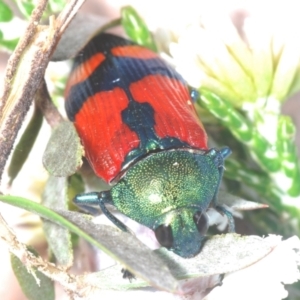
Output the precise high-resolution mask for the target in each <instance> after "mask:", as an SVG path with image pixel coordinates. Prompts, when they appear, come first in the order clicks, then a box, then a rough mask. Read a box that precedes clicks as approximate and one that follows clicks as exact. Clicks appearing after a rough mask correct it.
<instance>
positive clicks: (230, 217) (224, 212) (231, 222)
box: [215, 205, 235, 232]
mask: <svg viewBox="0 0 300 300" xmlns="http://www.w3.org/2000/svg"><path fill="white" fill-rule="evenodd" d="M215 208H216V210H217V211H218V212H219V213H220V214H222V215H225V216H226V217H227V219H228V232H235V225H234V218H233V215H232V213H231V212H230V211H229V210H227V209H226V208H225V207H224V206H222V205H217V206H216V207H215Z"/></svg>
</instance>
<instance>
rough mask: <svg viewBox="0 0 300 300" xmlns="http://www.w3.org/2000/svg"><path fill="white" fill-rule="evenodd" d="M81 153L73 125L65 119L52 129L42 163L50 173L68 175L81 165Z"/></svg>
mask: <svg viewBox="0 0 300 300" xmlns="http://www.w3.org/2000/svg"><path fill="white" fill-rule="evenodd" d="M83 155H84V152H83V147H82V145H81V143H80V139H79V137H78V134H77V132H76V130H75V127H74V125H73V124H72V123H71V122H69V121H65V122H62V123H61V124H60V125H59V126H58V127H57V128H55V129H54V131H53V133H52V135H51V137H50V140H49V142H48V144H47V147H46V150H45V153H44V155H43V164H44V167H45V168H46V170H47V171H48V172H49V173H50V174H51V175H53V176H58V177H68V176H70V175H72V174H74V173H75V172H76V171H77V170H78V169H79V168H80V167H81V164H82V156H83Z"/></svg>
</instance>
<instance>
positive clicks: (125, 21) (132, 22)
mask: <svg viewBox="0 0 300 300" xmlns="http://www.w3.org/2000/svg"><path fill="white" fill-rule="evenodd" d="M121 24H122V26H123V27H124V30H125V32H126V34H127V35H128V36H129V37H130V39H132V40H133V41H134V42H136V43H138V44H140V45H142V46H145V47H147V48H149V49H151V50H153V51H155V52H156V51H157V48H156V46H155V43H154V41H153V39H152V36H151V33H150V31H149V29H148V27H147V25H146V23H145V22H144V20H143V19H142V18H141V17H140V16H139V14H138V13H137V12H136V10H135V9H134V8H133V7H132V6H125V7H123V8H122V9H121Z"/></svg>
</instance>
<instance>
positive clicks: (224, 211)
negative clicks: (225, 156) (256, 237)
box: [212, 165, 235, 232]
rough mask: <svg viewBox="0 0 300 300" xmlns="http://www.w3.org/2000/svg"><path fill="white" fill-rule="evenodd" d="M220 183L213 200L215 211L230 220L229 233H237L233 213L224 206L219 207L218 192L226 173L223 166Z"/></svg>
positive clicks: (221, 167)
mask: <svg viewBox="0 0 300 300" xmlns="http://www.w3.org/2000/svg"><path fill="white" fill-rule="evenodd" d="M218 169H219V174H220V176H219V182H218V186H217V189H216V193H215V195H214V197H213V199H212V205H213V207H215V209H216V210H217V211H218V212H219V213H221V214H222V215H225V216H226V217H227V219H228V232H235V225H234V218H233V215H232V213H231V212H230V211H229V210H227V209H226V208H225V207H223V206H222V205H218V191H219V187H220V184H221V180H222V177H223V173H224V167H223V165H222V166H220V167H219V168H218Z"/></svg>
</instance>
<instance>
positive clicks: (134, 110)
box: [122, 101, 190, 167]
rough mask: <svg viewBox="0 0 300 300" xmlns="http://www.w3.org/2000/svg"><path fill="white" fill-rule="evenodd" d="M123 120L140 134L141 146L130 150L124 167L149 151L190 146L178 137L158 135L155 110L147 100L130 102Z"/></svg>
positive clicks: (123, 112)
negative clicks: (155, 127)
mask: <svg viewBox="0 0 300 300" xmlns="http://www.w3.org/2000/svg"><path fill="white" fill-rule="evenodd" d="M122 120H123V122H124V123H125V124H127V126H128V127H129V128H130V129H131V130H132V131H134V132H135V133H136V134H137V135H138V137H139V140H140V144H139V147H138V148H136V149H133V150H132V151H130V152H129V153H128V155H127V156H126V157H125V159H124V163H123V167H124V166H126V165H127V164H128V163H131V162H133V161H135V160H136V159H138V158H141V157H143V156H145V155H147V154H148V153H149V152H155V151H159V150H166V149H173V148H185V147H188V148H190V146H189V145H188V144H187V143H185V142H182V141H180V140H179V139H178V138H174V137H165V138H160V137H158V136H157V135H156V133H155V129H154V126H155V120H154V110H153V107H152V106H151V105H150V104H149V103H147V102H145V103H138V102H135V101H132V102H130V103H129V105H128V107H127V108H126V109H124V110H123V111H122Z"/></svg>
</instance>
